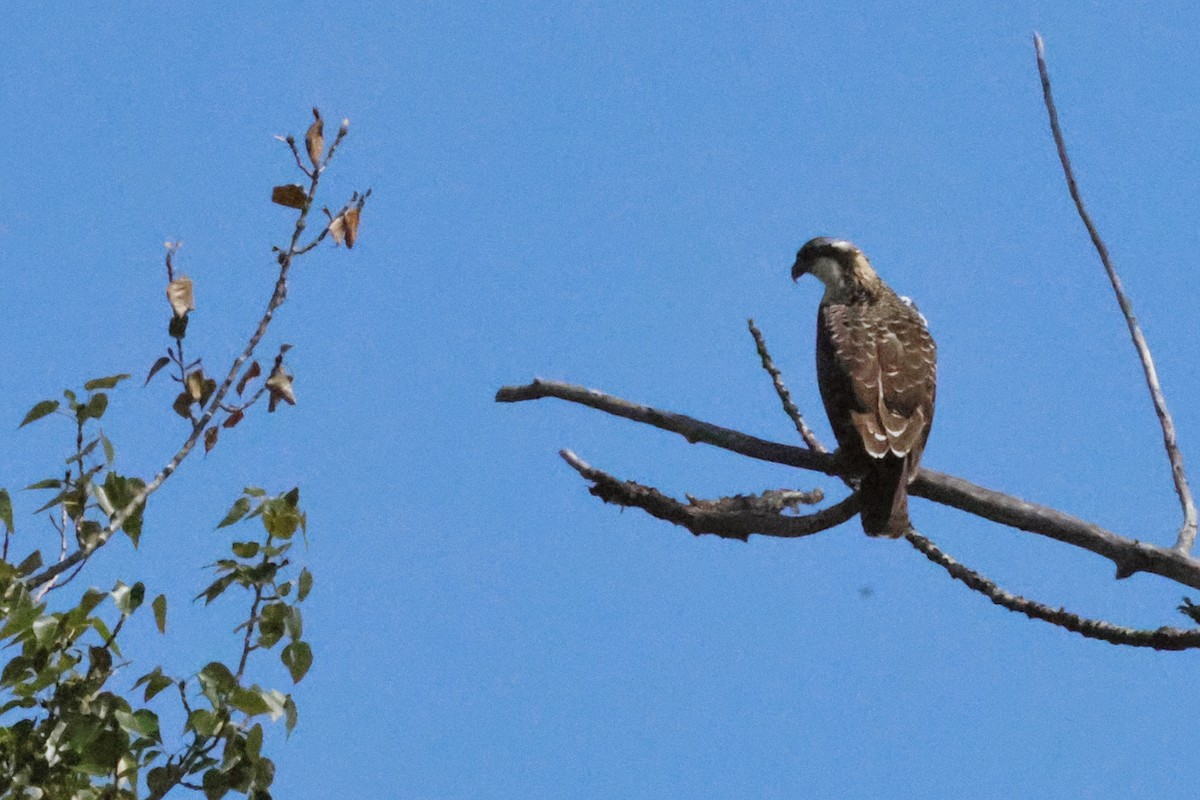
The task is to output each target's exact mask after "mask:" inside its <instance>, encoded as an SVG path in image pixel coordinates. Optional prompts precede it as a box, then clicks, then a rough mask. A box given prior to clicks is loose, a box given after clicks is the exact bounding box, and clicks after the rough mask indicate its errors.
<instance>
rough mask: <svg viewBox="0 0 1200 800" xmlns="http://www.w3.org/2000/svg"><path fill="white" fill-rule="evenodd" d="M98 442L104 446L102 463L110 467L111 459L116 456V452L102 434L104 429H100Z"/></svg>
mask: <svg viewBox="0 0 1200 800" xmlns="http://www.w3.org/2000/svg"><path fill="white" fill-rule="evenodd" d="M100 444H102V445H103V446H104V463H105V464H107V465H108V466H110V467H111V466H112V464H113V459H114V458H116V457H117V454H116V451H115V450H114V449H113V443H112V442H110V441H109V440H108V437H107V436H105V435H104V431H100Z"/></svg>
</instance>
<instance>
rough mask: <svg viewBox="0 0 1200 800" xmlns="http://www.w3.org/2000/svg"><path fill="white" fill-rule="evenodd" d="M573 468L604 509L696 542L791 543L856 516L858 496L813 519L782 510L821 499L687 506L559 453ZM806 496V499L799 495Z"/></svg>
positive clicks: (772, 495)
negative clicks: (665, 525) (669, 526)
mask: <svg viewBox="0 0 1200 800" xmlns="http://www.w3.org/2000/svg"><path fill="white" fill-rule="evenodd" d="M559 455H561V456H562V457H563V460H564V461H566V462H567V463H568V464H570V465H571V467H572V468H573V469H574V470H575V471H576V472H578V473H579V474H580V475H582V476H583V477H584V478H585V479H587V480H589V481H591V482H592V484H593V486H592V488H591V489H589V490H588V491H590V492H591V493H592V494H593V495H595V496H596V497H599V498H600V499H601V500H603V501H604V502H606V503H613V504H614V505H619V506H631V507H635V508H640V509H642V510H644V511H646V512H647V513H649V514H650V515H651V516H655V517H658V518H659V519H662V520H666V521H667V522H673V523H674V524H676V525H680V526H682V527H684V528H687V529H688V530H689V531H691V532H692V533H694V534H695V535H697V536H699V535H701V534H705V533H711V534H714V535H716V536H720V537H721V538H723V539H739V540H741V541H743V542H744V541H746V540H747V539H748V538H749V537H750V534H752V533H760V534H762V535H764V536H779V537H785V538H795V537H799V536H809V535H811V534H814V533H820V532H821V531H824V530H828V529H829V528H832V527H834V526H836V525H840V524H842V523H843V522H845V521H846V520H848V519H851V518H852V517H853V516H854V515H855V514H857V513H858V510H859V502H858V496H857V495H850V496H849V497H847V498H846V499H845V500H843V501H841V502H840V503H836V504H835V505H832V506H830V507H829V508H825V509H822V510H820V511H817V512H815V513H813V514H807V515H802V516H788V515H784V514H780V513H779V512H780V510H781V505H787V506H793V505H795V504H796V503H797V502H816V501H819V500H820V497H821V493H820V492H819V491H818V492H814V493H800V492H788V493H787V494H788V495H792V497H790V498H787V497H785V498H783V500H782V503H781V497H780V492H778V491H775V492H767V493H764V494H763V495H739V496H737V497H723V498H721V499H719V500H698V499H696V498H690V497H689V498H688V502H687V503H681V502H679V501H678V500H676V499H674V498H672V497H667V496H666V495H664V494H663V493H662V492H660V491H658V490H657V489H655V488H654V487H653V486H643V485H642V484H640V483H634V482H633V481H622V480H619V479H617V478H614V477H613V476H612V475H609V474H608V473H606V472H601V471H600V470H598V469H596V468H594V467H592V466H591V465H589V464H588V463H587V462H585V461H584V460H583V459H581V458H580V457H579V456H577V455H575V454H574V453H572V452H571V451H570V450H560V451H559ZM804 494H807V495H808V497H804V496H802V495H804Z"/></svg>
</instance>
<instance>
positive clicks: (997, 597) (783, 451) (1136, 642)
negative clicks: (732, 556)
mask: <svg viewBox="0 0 1200 800" xmlns="http://www.w3.org/2000/svg"><path fill="white" fill-rule="evenodd" d="M1034 44H1035V48H1036V51H1037V64H1038V71H1039V74H1040V76H1041V81H1042V91H1043V99H1044V101H1045V105H1046V110H1047V112H1048V114H1049V119H1050V129H1051V132H1052V134H1053V137H1054V142H1055V146H1056V148H1057V150H1058V155H1059V159H1060V161H1061V162H1062V166H1063V172H1064V175H1065V177H1066V181H1067V188H1068V190H1069V191H1070V194H1071V198H1072V200H1074V202H1075V207H1076V211H1077V212H1078V214H1079V217H1080V219H1081V220H1082V221H1083V223H1084V226H1085V227H1086V228H1087V230H1088V234H1089V235H1090V237H1091V240H1092V244H1093V246H1094V247H1095V249H1096V252H1097V253H1098V254H1099V257H1100V261H1101V263H1102V264H1103V266H1104V269H1105V272H1106V273H1107V275H1108V278H1109V281H1110V283H1111V285H1112V288H1113V292H1114V294H1115V295H1116V298H1117V303H1118V305H1119V307H1120V309H1121V313H1122V315H1123V316H1124V318H1125V321H1126V324H1127V326H1128V328H1129V332H1130V337H1131V339H1132V341H1133V345H1134V349H1135V350H1136V352H1137V354H1138V358H1139V360H1140V362H1141V364H1142V368H1143V372H1144V374H1145V378H1146V384H1147V387H1148V389H1149V391H1150V396H1151V400H1152V402H1153V404H1154V409H1155V413H1156V414H1157V416H1158V419H1159V423H1160V425H1161V427H1162V432H1163V444H1164V447H1165V449H1166V452H1167V458H1168V461H1169V463H1170V465H1171V474H1172V478H1173V480H1174V483H1175V490H1176V494H1177V495H1178V496H1179V501H1180V506H1181V508H1182V511H1183V522H1182V524H1181V526H1180V530H1179V532H1178V535H1177V537H1176V541H1175V544H1174V545H1172V546H1170V547H1160V546H1157V545H1153V544H1149V543H1146V542H1143V541H1139V540H1137V539H1132V538H1126V537H1122V536H1119V535H1117V534H1115V533H1113V532H1111V531H1108V530H1105V529H1103V528H1101V527H1100V526H1098V525H1094V524H1092V523H1090V522H1086V521H1084V520H1081V519H1078V518H1076V517H1072V516H1071V515H1069V514H1066V513H1063V512H1061V511H1058V510H1056V509H1053V508H1049V507H1047V506H1040V505H1036V504H1034V503H1030V502H1028V501H1026V500H1022V499H1020V498H1018V497H1013V496H1010V495H1006V494H1002V493H1000V492H996V491H993V490H991V489H986V488H984V487H982V486H977V485H975V484H973V483H970V482H969V481H966V480H964V479H962V478H958V477H954V476H951V475H945V474H943V473H939V472H935V471H933V470H929V469H922V470H921V472H920V474H919V475H918V476H917V479H916V480H915V481H914V482H913V484H912V485H911V486H910V487H909V494H910V495H912V496H916V497H922V498H925V499H928V500H931V501H933V502H937V503H941V504H943V505H947V506H951V507H953V508H957V509H960V510H962V511H966V512H968V513H970V514H974V515H975V516H979V517H983V518H984V519H989V520H992V521H994V522H998V523H1001V524H1003V525H1007V526H1010V527H1013V528H1018V529H1020V530H1024V531H1028V532H1030V533H1035V534H1039V535H1042V536H1047V537H1050V538H1053V539H1056V540H1058V541H1061V542H1064V543H1066V544H1070V545H1074V546H1076V547H1080V548H1083V549H1085V550H1090V551H1091V552H1093V553H1096V554H1098V555H1101V556H1104V557H1105V558H1108V559H1110V560H1111V561H1112V562H1113V564H1114V565H1115V566H1116V577H1117V578H1118V579H1121V578H1127V577H1129V576H1131V575H1133V574H1135V573H1138V572H1147V573H1154V574H1157V575H1160V576H1162V577H1165V578H1168V579H1170V580H1173V581H1175V582H1177V583H1179V584H1182V585H1184V586H1188V587H1191V588H1194V589H1200V559H1196V558H1194V557H1193V556H1192V555H1191V550H1192V546H1193V544H1194V542H1195V538H1196V531H1197V513H1196V507H1195V503H1194V501H1193V498H1192V494H1191V489H1190V487H1189V485H1188V480H1187V475H1186V472H1185V470H1184V467H1183V458H1182V455H1181V454H1180V451H1179V447H1178V443H1177V438H1176V433H1175V425H1174V421H1173V420H1172V418H1171V415H1170V412H1169V411H1168V410H1167V405H1166V400H1165V398H1164V396H1163V392H1162V388H1161V386H1160V385H1159V381H1158V375H1157V372H1156V370H1155V368H1154V361H1153V358H1152V357H1151V354H1150V349H1149V346H1148V345H1147V344H1146V340H1145V336H1144V335H1143V334H1142V331H1141V328H1140V326H1139V325H1138V322H1137V319H1136V317H1134V315H1133V307H1132V303H1131V302H1130V300H1129V298H1128V296H1127V295H1126V293H1125V291H1124V288H1123V287H1122V285H1121V281H1120V278H1119V276H1118V275H1117V272H1116V270H1115V268H1114V267H1113V265H1112V262H1111V259H1110V258H1109V254H1108V249H1107V247H1106V246H1105V245H1104V242H1103V240H1102V239H1101V237H1100V235H1099V233H1098V232H1097V230H1096V227H1095V225H1094V224H1093V222H1092V220H1091V218H1090V217H1089V215H1088V213H1087V210H1086V208H1085V207H1084V204H1083V200H1082V199H1081V196H1080V193H1079V188H1078V185H1077V183H1076V180H1075V176H1074V174H1073V172H1072V169H1071V164H1070V160H1069V159H1068V157H1067V151H1066V145H1065V143H1064V140H1063V136H1062V130H1061V127H1060V125H1059V122H1058V112H1057V110H1056V109H1055V106H1054V101H1053V97H1052V95H1051V90H1050V77H1049V73H1048V71H1047V68H1046V62H1045V55H1044V47H1043V43H1042V39H1041V37H1040V36H1038V35H1037V34H1035V35H1034ZM748 327H749V330H750V333H751V335H752V336H753V337H754V342H755V347H756V350H757V352H758V356H759V358H760V360H761V362H762V366H763V369H764V370H765V371H766V372H767V374H768V375H769V376H770V378H771V380H772V383H773V384H774V387H775V390H776V394H777V395H778V397H779V400H780V403H781V404H782V406H783V410H784V412H785V413H786V414H787V416H788V418H789V419H790V420H791V421H792V424H793V426H794V427H795V429H796V432H797V434H798V435H799V436H800V439H801V440H802V441H803V442H804V445H805V446H804V447H803V448H801V447H796V446H792V445H786V444H781V443H778V442H772V441H768V440H765V439H760V438H758V437H755V436H751V435H749V434H745V433H742V432H740V431H737V430H733V429H731V428H725V427H721V426H719V425H714V424H711V423H708V422H703V421H701V420H698V419H694V418H692V417H688V416H685V415H683V414H679V413H676V412H672V411H665V410H662V409H657V408H653V407H650V406H645V405H640V404H637V403H632V402H630V401H628V400H624V399H622V398H619V397H614V396H611V395H607V394H605V393H603V392H600V391H597V390H595V389H588V388H585V387H582V386H576V385H573V384H568V383H562V382H559V381H549V380H541V379H535V380H534V381H533V382H531V383H528V384H525V385H523V386H505V387H502V388H501V389H500V390H499V391H498V392H497V393H496V398H495V399H496V402H500V403H518V402H526V401H529V400H537V399H540V398H549V397H553V398H558V399H561V400H566V401H567V402H571V403H577V404H580V405H585V406H588V407H590V408H594V409H597V410H599V411H603V412H605V413H608V414H613V415H615V416H619V417H624V418H626V419H629V420H632V421H634V422H638V423H641V424H645V425H650V426H652V427H656V428H660V429H662V430H666V431H671V432H673V433H677V434H679V435H680V436H682V437H684V438H685V439H686V440H687V441H688V442H690V443H704V444H708V445H712V446H714V447H720V448H722V449H724V450H729V451H731V452H735V453H739V454H741V455H744V456H747V457H749V458H753V459H757V460H760V461H768V462H773V463H777V464H786V465H789V466H794V467H799V468H801V469H806V470H811V471H814V472H819V473H823V474H826V475H831V476H836V477H839V478H841V479H842V480H843V481H846V482H847V483H848V484H849V483H851V480H850V478H851V476H850V475H848V474H846V473H845V472H844V471H843V469H842V466H841V462H840V460H839V459H838V458H837V456H836V454H833V453H830V452H829V451H828V450H827V449H826V448H825V447H824V446H823V445H822V444H821V442H820V441H819V439H818V438H817V436H816V435H815V434H814V433H813V431H812V429H811V428H809V426H808V425H807V423H806V422H805V420H804V418H803V416H802V415H801V413H800V410H799V409H798V408H797V407H796V405H795V403H794V402H793V401H792V399H791V394H790V392H789V391H788V389H787V387H786V385H785V384H784V382H783V378H782V375H781V374H780V372H779V370H778V368H777V367H776V366H775V364H774V361H773V359H772V358H771V355H770V352H769V351H768V349H767V345H766V341H765V339H764V337H763V335H762V332H761V331H759V329H758V327H757V326H756V325H755V324H754V321H753V320H749V322H748ZM560 455H561V456H562V458H563V460H564V461H566V462H567V464H568V465H570V466H571V468H572V469H574V470H575V471H576V472H577V473H579V475H580V476H581V477H582V478H584V479H585V480H587V481H588V482H589V483H591V484H592V485H591V487H590V488H589V492H590V493H591V494H592V495H594V496H596V497H599V498H600V499H601V500H603V501H604V502H606V503H615V504H617V505H620V506H630V507H636V508H641V509H643V510H644V511H646V512H647V513H649V514H651V515H652V516H654V517H656V518H658V519H662V520H665V521H667V522H671V523H673V524H676V525H679V526H682V527H684V528H686V529H687V530H689V531H691V532H692V533H693V534H695V535H697V536H698V535H701V534H711V535H716V536H720V537H723V538H729V539H739V540H741V541H746V540H747V539H748V538H749V536H750V534H754V533H757V534H760V535H763V536H778V537H791V538H795V537H800V536H809V535H812V534H816V533H819V532H821V531H824V530H828V529H829V528H832V527H834V526H836V525H839V524H841V523H842V522H845V521H847V520H849V519H850V518H852V517H853V516H854V515H855V514H856V513H858V511H859V502H858V497H857V495H856V494H853V493H852V494H850V495H849V496H848V497H847V498H845V499H844V500H842V501H841V502H839V503H836V504H834V505H832V506H829V507H828V508H825V509H822V510H819V511H815V512H813V513H809V514H796V513H784V511H785V510H788V511H793V512H794V510H795V508H796V506H798V505H800V504H805V505H811V504H814V503H816V502H819V501H820V500H821V499H822V496H821V493H820V491H819V490H817V491H814V492H788V491H786V490H783V491H782V492H781V491H780V490H775V491H773V492H764V493H762V494H760V495H751V496H735V497H725V498H719V499H716V500H699V499H696V498H692V497H690V496H689V497H688V498H687V502H686V503H683V502H680V501H679V500H676V499H674V498H672V497H669V496H667V495H665V494H663V493H662V492H660V491H659V490H658V489H655V488H654V487H652V486H645V485H642V484H639V483H635V482H633V481H623V480H620V479H619V478H616V477H614V476H612V475H609V474H608V473H606V472H603V471H601V470H598V469H596V468H595V467H592V466H591V465H590V464H588V463H587V462H586V461H584V460H583V459H581V458H580V457H579V456H577V455H576V454H575V453H573V452H571V451H570V450H562V451H560ZM906 539H907V541H908V542H909V544H911V545H912V546H913V547H914V548H915V549H917V550H918V551H919V552H920V553H922V554H923V555H924V556H925V557H926V558H928V559H929V560H930V561H932V562H933V563H935V564H937V565H939V566H940V567H942V568H943V569H944V570H945V571H946V572H947V574H948V575H949V576H950V577H951V578H953V579H955V580H957V581H960V582H962V583H963V584H964V585H966V586H967V587H969V588H970V589H972V590H973V591H976V592H979V593H981V594H983V595H984V596H986V597H987V598H988V599H989V600H991V601H992V602H993V603H996V604H997V605H999V606H1001V607H1004V608H1007V609H1009V610H1011V611H1016V612H1018V613H1021V614H1024V615H1026V616H1028V617H1030V618H1031V619H1038V620H1042V621H1045V622H1049V623H1051V624H1054V625H1057V626H1059V627H1062V628H1064V629H1066V630H1069V631H1072V632H1074V633H1077V634H1079V635H1082V636H1085V637H1088V638H1094V639H1100V640H1102V641H1107V642H1110V643H1112V644H1122V645H1129V646H1135V647H1150V648H1154V649H1159V650H1184V649H1191V648H1197V647H1200V629H1179V628H1170V627H1162V628H1157V629H1153V630H1140V629H1135V628H1128V627H1124V626H1120V625H1115V624H1113V623H1110V622H1106V621H1103V620H1093V619H1086V618H1084V617H1081V616H1079V615H1077V614H1074V613H1072V612H1069V611H1067V610H1065V609H1062V608H1057V609H1056V608H1053V607H1051V606H1048V605H1045V604H1043V603H1039V602H1036V601H1033V600H1030V599H1028V598H1024V597H1021V596H1019V595H1015V594H1013V593H1011V592H1008V591H1005V590H1004V589H1002V588H1000V587H999V586H997V585H996V584H995V583H994V582H993V581H991V580H989V579H988V578H986V577H984V576H982V575H980V574H979V573H977V572H975V571H974V570H971V569H970V568H968V567H966V566H964V565H962V564H960V563H959V562H957V561H956V560H955V559H953V558H952V557H950V556H949V555H947V554H946V553H944V552H942V551H941V550H940V549H939V548H938V547H937V546H936V545H935V544H934V543H933V542H931V541H930V540H929V539H928V538H926V537H925V536H923V535H921V534H920V533H918V532H916V531H910V532H909V533H908V535H907V536H906Z"/></svg>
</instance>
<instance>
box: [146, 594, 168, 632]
mask: <svg viewBox="0 0 1200 800" xmlns="http://www.w3.org/2000/svg"><path fill="white" fill-rule="evenodd" d="M150 605H151V606H152V607H153V608H154V624H155V625H157V626H158V632H159V633H166V632H167V596H166V595H164V594H160V595H159V596H158V597H156V598H154V602H153V603H151V604H150Z"/></svg>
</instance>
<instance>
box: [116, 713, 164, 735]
mask: <svg viewBox="0 0 1200 800" xmlns="http://www.w3.org/2000/svg"><path fill="white" fill-rule="evenodd" d="M113 718H114V719H116V721H117V724H118V725H120V726H121V728H122V729H123V730H126V731H129V732H130V733H136V734H137V735H139V736H146V737H149V738H151V739H158V715H157V714H155V713H154V712H153V711H151V710H150V709H148V708H142V709H139V710H137V711H134V712H133V713H130V712H128V711H120V710H117V711H114V712H113Z"/></svg>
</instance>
